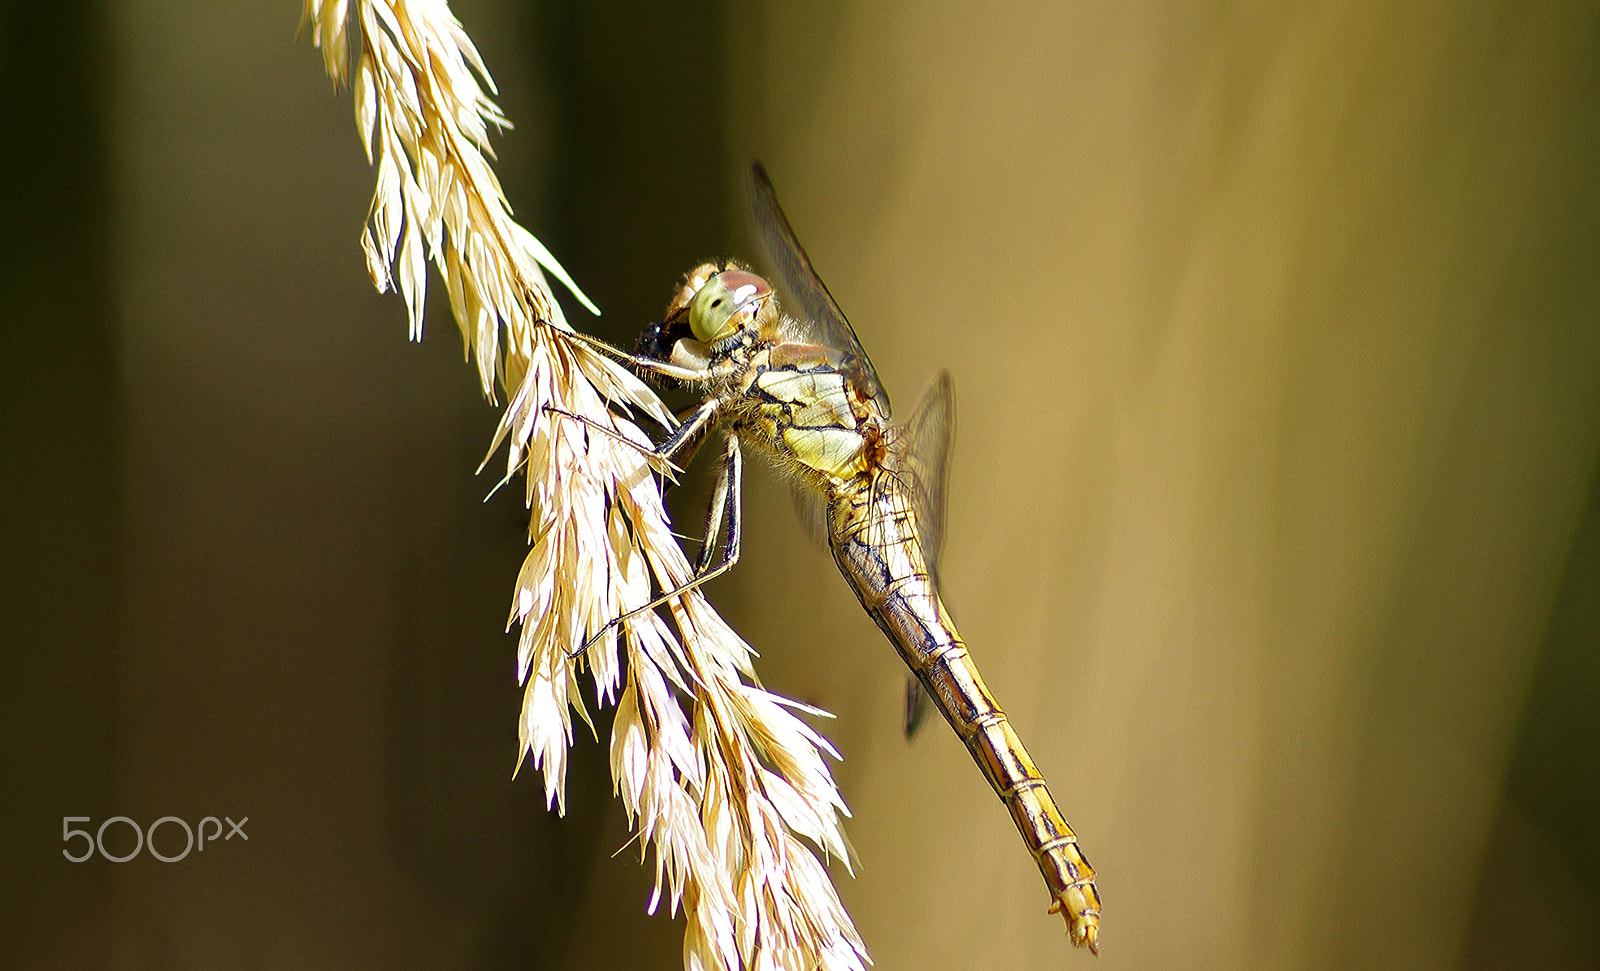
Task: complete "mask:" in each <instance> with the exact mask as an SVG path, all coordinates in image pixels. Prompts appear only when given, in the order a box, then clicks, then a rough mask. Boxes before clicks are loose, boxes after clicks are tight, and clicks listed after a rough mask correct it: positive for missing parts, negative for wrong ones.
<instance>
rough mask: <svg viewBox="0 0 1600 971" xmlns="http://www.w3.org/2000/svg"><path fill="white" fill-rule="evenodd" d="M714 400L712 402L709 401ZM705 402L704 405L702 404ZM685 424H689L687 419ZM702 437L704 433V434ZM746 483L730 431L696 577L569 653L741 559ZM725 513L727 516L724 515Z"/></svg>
mask: <svg viewBox="0 0 1600 971" xmlns="http://www.w3.org/2000/svg"><path fill="white" fill-rule="evenodd" d="M707 404H708V405H709V404H711V402H707ZM703 407H704V406H702V408H703ZM685 424H688V423H687V422H685ZM702 440H703V436H702ZM743 484H744V458H743V456H742V454H741V453H740V451H739V436H738V435H736V434H733V433H732V432H730V433H729V434H728V448H727V451H726V453H724V459H723V466H722V473H721V474H720V475H719V476H717V484H716V486H715V487H714V488H713V490H712V493H711V503H710V507H709V508H708V509H707V510H706V531H705V537H706V538H705V545H704V546H702V547H701V549H700V558H699V561H698V562H697V563H696V565H695V572H694V576H693V578H691V579H690V580H689V582H688V583H685V584H684V585H682V586H680V587H677V588H675V589H673V590H669V591H667V592H666V593H664V594H662V595H661V596H659V597H657V598H656V599H654V600H652V601H650V602H649V603H647V604H645V605H644V606H642V607H635V608H634V609H633V610H630V611H628V612H627V613H625V614H623V615H622V616H621V617H617V618H615V619H613V620H611V621H608V622H607V623H606V625H605V626H604V627H602V628H600V629H599V630H597V631H595V632H594V633H593V634H592V635H590V637H589V639H588V640H586V641H584V642H583V645H582V646H581V647H579V648H578V649H577V650H575V651H572V652H571V653H570V654H568V655H567V656H568V657H569V658H576V657H578V656H579V655H581V654H582V653H583V652H585V651H587V650H588V649H589V648H590V647H593V646H594V644H595V642H596V641H598V640H600V638H602V637H604V636H605V634H606V632H607V631H609V630H611V628H613V627H616V626H618V625H619V624H621V623H622V622H623V621H625V620H627V619H628V618H630V617H634V616H637V615H639V614H642V613H644V612H645V611H647V610H654V609H656V608H657V607H659V606H661V605H662V604H664V603H666V602H667V601H669V600H671V599H672V598H674V597H679V596H682V595H683V594H686V593H688V592H689V591H690V590H693V589H695V588H696V587H698V586H700V585H701V584H703V583H705V582H706V581H708V580H712V579H715V578H716V577H719V576H721V575H722V574H724V573H726V572H728V571H729V570H731V569H732V568H733V566H734V564H735V563H738V562H739V546H740V540H741V538H742V535H743V531H744V525H743V521H744V511H743V501H742V497H741V493H742V491H743ZM724 513H726V516H724ZM724 521H725V522H726V524H727V534H726V535H725V536H724V538H723V542H722V543H721V544H720V545H721V546H722V551H723V555H722V562H721V563H719V564H717V566H716V567H715V568H714V569H713V568H710V566H711V559H712V557H713V555H714V554H715V552H716V549H717V546H718V545H719V544H718V543H717V541H716V535H717V531H718V530H719V529H720V528H722V526H723V523H724Z"/></svg>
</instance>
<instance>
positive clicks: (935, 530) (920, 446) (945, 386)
mask: <svg viewBox="0 0 1600 971" xmlns="http://www.w3.org/2000/svg"><path fill="white" fill-rule="evenodd" d="M955 401H956V399H955V387H954V385H953V384H952V382H951V380H950V373H949V372H948V371H940V372H939V373H938V375H937V376H935V377H934V379H933V383H932V384H930V385H928V390H926V391H924V392H923V393H922V397H921V399H919V400H918V401H917V406H916V408H914V409H912V412H911V417H910V419H909V420H908V421H907V422H906V423H905V425H904V426H902V427H901V429H900V432H899V435H900V438H899V441H898V444H897V446H896V448H895V450H894V463H895V472H896V473H897V474H898V476H899V478H900V479H901V481H902V482H904V483H905V485H906V487H907V488H908V489H909V492H910V494H911V506H912V509H913V511H914V512H915V513H916V517H917V537H918V539H919V541H920V545H921V546H922V559H923V560H924V561H925V562H926V563H927V564H928V575H929V576H930V577H931V578H932V579H933V586H934V589H935V590H937V589H938V588H939V551H940V549H941V548H942V547H943V545H944V513H945V484H946V483H947V482H948V481H949V471H950V443H951V440H952V438H953V437H954V432H955ZM931 700H932V699H930V698H929V697H928V691H927V689H926V688H924V687H923V686H922V682H920V681H918V680H917V679H916V678H914V677H913V678H911V679H910V680H909V681H907V682H906V725H905V728H906V738H910V737H911V736H912V735H914V734H915V733H916V731H917V726H919V725H920V724H921V723H922V719H923V717H924V716H925V715H927V713H928V704H929V702H930V701H931Z"/></svg>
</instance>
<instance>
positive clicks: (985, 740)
mask: <svg viewBox="0 0 1600 971" xmlns="http://www.w3.org/2000/svg"><path fill="white" fill-rule="evenodd" d="M830 532H831V538H832V545H833V552H834V559H835V560H836V561H837V562H838V564H839V569H840V571H841V572H843V573H844V575H845V578H846V579H847V580H849V581H850V586H851V588H852V589H854V590H855V592H856V596H857V597H858V598H859V599H860V601H861V605H862V606H863V607H864V608H866V611H867V613H868V614H870V615H871V616H872V619H873V620H874V621H876V622H877V624H878V626H879V627H880V628H882V630H883V632H884V633H885V634H886V635H887V636H888V637H889V640H890V641H891V642H893V643H894V645H895V647H896V649H897V650H898V651H899V653H900V656H901V657H902V658H903V659H904V660H905V662H906V665H907V667H909V668H910V669H911V670H912V671H913V672H914V673H915V674H916V676H917V678H918V680H920V681H921V682H922V684H923V685H924V686H926V687H927V689H928V694H929V695H931V696H932V698H933V701H934V703H935V704H936V705H937V706H938V707H939V710H940V711H941V712H943V713H944V716H945V719H946V720H947V721H949V722H950V725H951V727H952V728H954V729H955V731H956V734H957V735H959V736H960V737H961V740H962V741H963V742H964V743H966V746H967V750H968V751H969V752H970V753H971V754H972V758H973V760H974V761H975V762H977V764H978V768H979V769H981V770H982V772H983V774H984V777H985V778H987V779H988V780H989V785H990V786H992V787H993V788H994V791H995V793H996V794H997V795H998V796H999V797H1000V799H1001V800H1002V801H1003V802H1004V803H1005V804H1006V808H1007V809H1009V810H1010V812H1011V818H1012V820H1013V821H1014V822H1015V823H1016V825H1017V831H1018V832H1019V833H1021V834H1022V839H1023V842H1025V843H1026V844H1027V845H1028V849H1029V850H1030V851H1031V852H1032V853H1033V856H1034V860H1035V861H1036V862H1037V863H1038V865H1039V872H1040V874H1041V875H1042V876H1043V877H1044V881H1045V885H1046V886H1047V887H1049V889H1050V894H1051V896H1052V898H1054V901H1055V902H1054V904H1053V906H1052V907H1051V910H1052V912H1054V911H1056V910H1060V911H1061V912H1062V915H1063V916H1064V917H1065V918H1066V921H1067V927H1068V933H1069V934H1070V935H1071V937H1072V941H1073V943H1074V944H1079V945H1084V946H1087V947H1088V948H1089V949H1090V950H1092V951H1096V952H1097V953H1098V942H1097V936H1098V933H1099V920H1100V895H1099V892H1098V891H1097V890H1096V889H1095V886H1094V868H1093V867H1091V866H1090V865H1089V861H1088V860H1087V859H1085V858H1084V856H1083V853H1082V852H1080V851H1079V849H1078V845H1077V844H1078V840H1077V836H1076V835H1075V834H1074V833H1073V831H1072V827H1070V826H1068V825H1067V821H1066V820H1065V819H1064V818H1063V817H1062V815H1061V810H1060V809H1059V808H1057V806H1056V803H1055V799H1054V798H1053V797H1052V796H1051V795H1050V790H1049V788H1048V786H1046V784H1045V781H1044V776H1042V775H1041V774H1040V773H1039V769H1038V767H1037V766H1036V765H1034V763H1033V759H1032V758H1031V757H1030V756H1029V755H1028V750H1027V749H1026V748H1025V747H1024V746H1023V744H1022V739H1021V738H1020V737H1018V735H1017V733H1016V730H1015V729H1013V728H1012V727H1011V723H1010V721H1008V720H1007V719H1006V716H1005V712H1004V711H1002V710H1001V709H1000V706H999V705H998V704H997V703H996V702H995V699H994V696H993V695H992V694H990V693H989V689H988V687H987V686H986V685H985V684H984V683H983V678H982V676H981V675H980V674H979V673H978V668H977V665H975V664H974V663H973V661H972V657H971V656H970V655H969V654H968V653H967V648H966V644H965V643H963V642H962V640H961V637H960V635H959V634H958V633H957V632H956V628H955V624H954V622H952V621H951V619H950V615H949V614H948V613H946V612H945V609H944V604H943V603H942V602H940V600H939V594H938V591H937V590H936V589H935V588H934V585H933V582H932V580H931V579H929V576H928V570H927V565H926V563H925V562H924V560H923V556H922V551H921V548H920V546H919V544H918V542H917V532H916V521H915V517H914V515H913V514H912V513H911V510H910V504H909V503H908V502H906V501H905V498H904V496H903V494H902V493H901V492H900V490H899V489H898V488H896V487H894V486H893V485H887V486H886V485H884V484H883V482H882V481H881V480H880V487H879V488H878V489H873V488H870V487H868V486H862V487H861V488H859V489H858V490H854V491H846V492H843V493H841V494H839V495H837V496H836V497H835V500H834V503H833V506H832V509H831V513H830Z"/></svg>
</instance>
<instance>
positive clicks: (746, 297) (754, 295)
mask: <svg viewBox="0 0 1600 971" xmlns="http://www.w3.org/2000/svg"><path fill="white" fill-rule="evenodd" d="M771 300H772V285H771V284H769V283H767V281H765V280H763V279H761V278H760V277H758V276H756V275H755V274H754V273H751V272H750V271H749V270H739V269H733V270H723V271H722V272H721V273H718V274H716V275H715V276H712V277H711V278H710V279H709V280H707V281H706V282H705V283H704V284H703V285H702V286H701V287H700V289H699V291H698V292H696V293H695V295H694V299H693V300H691V301H690V302H689V329H690V330H691V331H693V332H694V336H695V339H696V340H700V341H704V342H705V343H707V344H714V343H716V342H717V341H720V340H723V339H724V338H728V337H732V336H733V335H734V334H736V333H738V332H739V331H741V330H743V329H744V328H745V327H748V326H750V325H751V324H754V323H756V322H757V320H758V319H759V318H760V316H761V314H762V311H763V310H766V308H767V306H768V305H769V303H770V302H771Z"/></svg>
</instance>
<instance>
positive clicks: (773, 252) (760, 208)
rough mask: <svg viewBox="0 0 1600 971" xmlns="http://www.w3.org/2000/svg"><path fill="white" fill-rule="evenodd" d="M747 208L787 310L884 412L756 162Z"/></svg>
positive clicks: (883, 395) (853, 340)
mask: <svg viewBox="0 0 1600 971" xmlns="http://www.w3.org/2000/svg"><path fill="white" fill-rule="evenodd" d="M750 208H751V218H752V219H753V220H754V223H755V227H754V228H755V235H756V240H757V242H758V243H759V244H760V246H761V251H762V255H764V256H765V257H766V261H767V264H768V266H769V267H770V269H772V270H774V271H775V272H776V275H777V279H775V280H773V281H772V282H773V283H774V284H776V285H777V286H778V287H780V288H781V289H782V290H783V291H784V292H783V293H782V294H781V297H782V299H783V301H784V303H785V305H786V306H787V307H788V308H789V313H790V314H791V315H793V316H794V317H796V318H797V320H798V321H799V323H800V324H801V326H802V327H803V328H805V329H806V330H808V331H809V332H810V333H809V334H808V335H807V336H808V337H809V339H811V340H813V341H815V342H816V343H819V344H822V345H823V346H825V347H828V348H830V349H832V350H834V351H836V352H838V353H839V354H840V356H841V357H842V358H843V359H844V368H843V370H844V372H845V374H846V375H847V376H849V377H850V379H851V380H852V382H853V383H855V384H856V385H857V387H858V388H859V389H860V390H861V391H862V392H863V393H864V394H865V395H866V397H868V398H870V399H872V400H873V401H875V402H877V403H878V405H879V407H880V408H881V409H882V411H883V414H884V415H885V416H887V415H888V414H889V394H888V392H886V391H884V390H883V382H881V381H879V380H878V372H877V370H876V369H875V368H873V366H872V361H871V359H870V358H868V357H867V352H866V351H864V350H862V349H861V341H860V340H859V339H857V337H856V332H855V329H854V328H852V327H851V326H850V321H848V320H846V319H845V316H844V312H843V311H842V310H840V309H839V304H838V302H837V301H836V300H834V299H833V294H831V293H829V292H828V288H827V286H826V285H825V284H824V283H823V282H822V279H821V278H820V277H818V276H817V271H816V270H815V269H813V268H812V266H811V258H810V257H809V256H807V255H806V251H805V247H803V246H801V245H800V240H799V239H798V238H796V237H795V234H794V228H793V227H792V226H790V225H789V219H788V217H787V216H785V215H784V214H783V207H781V206H779V205H778V194H777V192H776V191H775V190H774V189H773V188H772V180H771V179H769V178H767V170H766V169H765V168H763V167H762V166H761V163H760V162H755V163H752V164H751V166H750Z"/></svg>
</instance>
